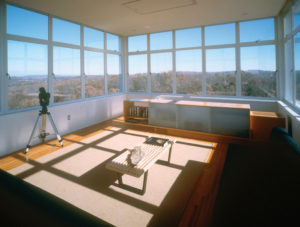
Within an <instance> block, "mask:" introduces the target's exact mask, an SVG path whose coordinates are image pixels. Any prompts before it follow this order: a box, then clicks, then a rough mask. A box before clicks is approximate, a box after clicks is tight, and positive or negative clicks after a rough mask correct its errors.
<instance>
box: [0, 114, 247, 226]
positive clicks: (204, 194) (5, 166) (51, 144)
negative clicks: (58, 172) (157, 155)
mask: <svg viewBox="0 0 300 227" xmlns="http://www.w3.org/2000/svg"><path fill="white" fill-rule="evenodd" d="M111 127H119V128H122V129H134V130H140V131H145V132H152V133H158V134H162V135H172V136H175V137H176V136H177V137H184V138H190V139H196V140H206V141H211V142H217V146H216V149H215V151H214V153H213V155H212V157H211V160H210V162H209V163H208V164H207V165H206V167H205V168H204V169H203V173H201V175H200V177H199V179H198V182H197V184H196V185H195V188H194V192H193V193H192V195H191V196H190V200H189V202H188V205H187V206H186V208H185V213H184V214H183V216H182V218H181V223H180V226H208V225H209V223H210V220H211V217H212V213H213V208H214V203H215V199H216V196H217V193H218V188H219V183H220V179H221V175H222V171H223V166H224V163H225V158H226V154H227V148H228V143H231V142H233V143H248V141H247V140H246V139H239V138H232V137H224V136H216V135H210V134H206V133H200V132H192V131H187V130H178V129H170V128H163V127H155V126H150V125H146V124H137V123H128V122H124V118H123V117H118V118H115V119H112V120H109V121H105V122H102V123H99V124H96V125H93V126H90V127H87V128H84V129H81V130H78V131H75V132H73V133H70V134H68V135H65V136H63V143H64V146H69V145H71V144H73V143H75V142H80V141H81V140H83V139H85V138H88V137H90V136H93V135H96V134H98V133H101V132H103V131H104V130H107V129H110V128H111ZM58 149H60V145H59V142H58V141H57V140H56V139H55V140H51V141H46V142H44V143H43V144H39V145H36V146H33V147H32V148H31V149H30V150H29V152H28V153H27V154H24V150H25V149H22V150H20V151H17V152H14V153H12V154H10V155H7V156H5V157H2V158H0V169H2V170H5V171H8V170H10V169H13V168H15V167H18V166H20V165H22V164H24V163H25V162H27V161H28V160H35V159H37V158H39V157H42V156H44V155H47V154H50V153H51V152H55V151H57V150H58Z"/></svg>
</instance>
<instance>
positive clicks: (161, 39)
mask: <svg viewBox="0 0 300 227" xmlns="http://www.w3.org/2000/svg"><path fill="white" fill-rule="evenodd" d="M172 40H173V37H172V32H171V31H168V32H160V33H152V34H150V50H164V49H172V48H173V41H172Z"/></svg>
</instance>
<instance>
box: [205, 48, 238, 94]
mask: <svg viewBox="0 0 300 227" xmlns="http://www.w3.org/2000/svg"><path fill="white" fill-rule="evenodd" d="M206 72H207V73H206V74H207V77H206V78H207V79H206V80H207V81H206V90H207V94H209V95H228V96H231V95H235V94H236V82H235V81H236V75H235V74H236V73H235V72H236V66H235V48H223V49H209V50H207V51H206Z"/></svg>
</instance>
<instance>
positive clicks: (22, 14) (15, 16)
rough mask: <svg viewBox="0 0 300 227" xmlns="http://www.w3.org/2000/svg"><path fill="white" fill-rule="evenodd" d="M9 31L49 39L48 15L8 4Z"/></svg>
mask: <svg viewBox="0 0 300 227" xmlns="http://www.w3.org/2000/svg"><path fill="white" fill-rule="evenodd" d="M6 10H7V25H6V28H7V33H8V34H12V35H20V36H27V37H32V38H38V39H48V16H46V15H43V14H40V13H35V12H32V11H30V10H26V9H22V8H19V7H15V6H12V5H9V4H7V5H6Z"/></svg>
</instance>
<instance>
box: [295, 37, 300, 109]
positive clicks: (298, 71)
mask: <svg viewBox="0 0 300 227" xmlns="http://www.w3.org/2000/svg"><path fill="white" fill-rule="evenodd" d="M294 53H295V61H294V62H295V75H296V105H297V106H298V107H300V32H298V33H297V34H296V35H295V45H294Z"/></svg>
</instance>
